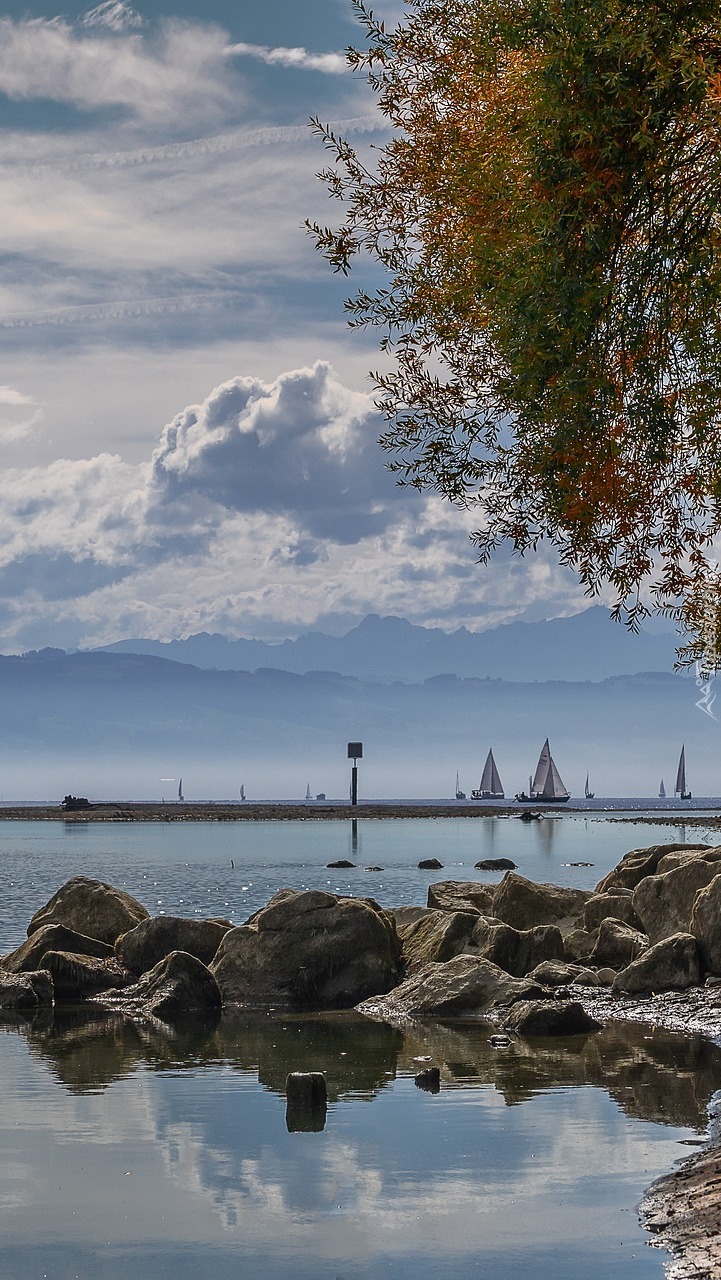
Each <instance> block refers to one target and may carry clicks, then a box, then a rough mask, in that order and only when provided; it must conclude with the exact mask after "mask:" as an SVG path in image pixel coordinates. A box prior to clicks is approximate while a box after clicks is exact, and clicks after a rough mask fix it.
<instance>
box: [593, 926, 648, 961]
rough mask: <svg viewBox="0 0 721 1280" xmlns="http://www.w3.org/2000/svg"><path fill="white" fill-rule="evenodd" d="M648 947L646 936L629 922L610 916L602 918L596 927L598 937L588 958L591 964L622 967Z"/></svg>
mask: <svg viewBox="0 0 721 1280" xmlns="http://www.w3.org/2000/svg"><path fill="white" fill-rule="evenodd" d="M647 947H648V938H647V937H646V935H645V933H640V932H639V930H638V929H632V928H631V926H630V924H624V923H623V921H621V920H613V919H611V918H609V919H607V920H602V921H601V923H600V925H599V927H598V938H597V940H596V945H595V947H594V948H593V951H592V952H591V954H590V956H589V957H588V958H589V961H590V963H591V964H595V965H600V966H605V965H608V966H609V968H611V969H624V968H625V967H626V965H628V964H630V963H631V961H632V960H635V959H636V956H639V955H640V954H641V952H642V951H645V950H646V948H647Z"/></svg>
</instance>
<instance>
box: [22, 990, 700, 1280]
mask: <svg viewBox="0 0 721 1280" xmlns="http://www.w3.org/2000/svg"><path fill="white" fill-rule="evenodd" d="M492 1030H493V1028H491V1027H489V1026H484V1025H481V1024H473V1025H461V1024H459V1023H453V1024H445V1025H443V1024H438V1023H429V1024H424V1025H417V1024H415V1025H413V1026H411V1027H408V1028H405V1029H403V1030H400V1029H398V1028H394V1027H390V1026H387V1025H385V1024H383V1023H380V1022H374V1021H372V1020H370V1019H365V1018H361V1017H359V1016H358V1015H356V1014H353V1013H350V1014H341V1015H318V1016H310V1017H309V1016H304V1017H292V1018H288V1017H284V1018H272V1017H255V1018H242V1019H238V1020H235V1021H227V1020H224V1021H223V1022H222V1023H221V1024H220V1025H219V1026H218V1027H217V1028H216V1029H215V1030H213V1031H208V1030H206V1031H205V1032H200V1031H185V1032H183V1033H182V1034H181V1033H171V1032H169V1031H168V1030H167V1029H166V1030H161V1029H160V1028H159V1027H153V1026H150V1025H146V1024H142V1025H137V1024H135V1023H133V1022H131V1021H130V1020H128V1019H126V1018H125V1017H123V1016H119V1015H116V1014H107V1015H106V1014H101V1015H98V1014H94V1013H92V1012H91V1011H90V1010H89V1009H84V1010H75V1011H69V1010H66V1011H62V1013H58V1014H57V1015H56V1016H55V1017H53V1018H50V1019H47V1020H45V1021H36V1022H35V1023H32V1024H29V1025H25V1026H22V1027H18V1028H16V1029H12V1030H11V1029H9V1028H6V1029H5V1030H4V1031H0V1071H2V1076H3V1082H4V1099H3V1109H2V1113H0V1142H2V1146H3V1151H4V1156H5V1159H4V1161H3V1164H2V1165H0V1214H1V1215H2V1222H3V1234H2V1238H1V1239H0V1273H1V1274H7V1275H12V1276H13V1280H31V1278H32V1280H35V1278H36V1277H37V1276H38V1275H42V1274H43V1273H47V1274H52V1275H53V1277H54V1280H71V1278H72V1277H73V1276H75V1275H99V1274H102V1276H103V1280H124V1277H125V1276H127V1272H128V1268H129V1267H132V1271H133V1274H134V1276H135V1277H136V1280H157V1277H158V1276H159V1275H166V1274H167V1275H173V1277H174V1280H176V1278H177V1280H210V1278H211V1277H212V1280H231V1278H232V1280H237V1277H238V1276H239V1275H257V1276H258V1277H260V1278H261V1280H291V1277H293V1280H337V1277H342V1280H382V1278H383V1277H386V1276H388V1277H389V1278H390V1277H397V1276H401V1277H403V1278H409V1277H411V1276H412V1277H413V1278H414V1280H437V1278H438V1277H441V1278H442V1280H459V1277H461V1276H462V1277H464V1280H465V1277H469V1276H471V1275H479V1276H481V1277H482V1280H504V1278H505V1280H511V1278H512V1280H518V1277H520V1276H524V1275H529V1276H530V1275H533V1276H534V1280H577V1276H578V1274H579V1272H580V1271H581V1270H582V1271H583V1273H584V1276H585V1277H586V1280H609V1278H610V1277H613V1276H615V1275H623V1276H624V1280H626V1278H629V1280H647V1278H650V1277H655V1278H657V1280H661V1277H662V1258H661V1257H660V1256H659V1255H657V1254H655V1253H654V1251H652V1250H648V1249H644V1248H643V1239H644V1237H643V1235H642V1234H641V1232H640V1230H639V1229H637V1228H636V1225H635V1218H634V1214H633V1206H634V1204H635V1203H636V1202H637V1201H638V1199H639V1197H640V1194H641V1192H642V1190H643V1188H644V1187H645V1186H646V1185H647V1184H648V1182H649V1181H650V1180H651V1179H652V1178H653V1177H654V1176H655V1175H656V1174H657V1173H660V1172H663V1171H664V1170H665V1169H667V1168H668V1167H670V1166H671V1164H672V1162H673V1160H674V1159H675V1158H676V1157H677V1156H678V1155H679V1154H681V1151H680V1149H679V1147H678V1139H679V1137H683V1136H686V1134H687V1133H688V1131H689V1130H699V1129H701V1128H703V1127H704V1125H705V1109H706V1105H707V1103H708V1100H709V1099H710V1097H711V1095H712V1094H713V1093H714V1092H715V1091H716V1090H717V1089H718V1087H719V1085H721V1051H719V1049H718V1048H716V1046H714V1045H711V1044H709V1043H708V1042H706V1041H704V1040H701V1039H700V1038H685V1037H681V1036H677V1035H668V1034H659V1033H654V1032H652V1031H649V1030H648V1028H641V1027H638V1026H632V1025H628V1026H620V1025H615V1026H613V1027H609V1028H608V1029H607V1030H605V1031H603V1032H601V1033H599V1034H598V1035H596V1036H593V1037H590V1038H589V1039H587V1040H585V1041H584V1040H577V1041H573V1042H569V1041H566V1042H563V1043H560V1042H559V1043H551V1042H544V1043H541V1044H533V1045H532V1044H531V1043H524V1042H523V1041H521V1040H514V1041H512V1042H511V1044H510V1045H508V1046H506V1047H501V1048H498V1047H494V1046H493V1045H491V1044H490V1043H489V1037H490V1035H491V1033H492ZM431 1066H436V1067H438V1068H439V1069H440V1075H441V1091H440V1094H439V1095H437V1096H434V1095H433V1094H432V1093H428V1092H424V1091H423V1090H420V1089H417V1088H416V1087H415V1085H414V1077H416V1076H417V1075H418V1074H419V1072H421V1071H423V1070H425V1069H428V1068H430V1067H431ZM315 1071H323V1072H324V1074H325V1078H326V1081H327V1086H328V1100H329V1101H328V1112H327V1119H326V1124H325V1128H324V1129H323V1128H322V1126H321V1125H320V1124H317V1123H316V1124H315V1125H308V1126H305V1125H301V1126H297V1127H296V1126H294V1125H290V1126H288V1125H287V1118H286V1108H285V1096H284V1095H285V1087H286V1077H287V1075H288V1074H289V1072H315ZM650 1122H653V1123H650ZM289 1128H291V1129H296V1131H294V1132H289V1131H288V1129H289ZM298 1128H299V1129H300V1130H301V1131H297V1129H298ZM309 1130H310V1131H309ZM313 1130H315V1131H313ZM589 1152H593V1159H592V1160H589ZM590 1166H592V1167H590ZM38 1204H42V1205H43V1213H42V1221H39V1219H38V1211H37V1206H38ZM50 1261H51V1262H52V1267H50V1266H48V1263H49V1262H50ZM3 1268H4V1269H3Z"/></svg>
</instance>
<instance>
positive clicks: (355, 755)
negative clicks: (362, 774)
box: [348, 742, 363, 805]
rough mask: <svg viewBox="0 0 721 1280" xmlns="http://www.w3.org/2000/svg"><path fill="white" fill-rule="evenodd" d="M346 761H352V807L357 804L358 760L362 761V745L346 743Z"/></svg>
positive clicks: (359, 743)
mask: <svg viewBox="0 0 721 1280" xmlns="http://www.w3.org/2000/svg"><path fill="white" fill-rule="evenodd" d="M348 759H349V760H352V761H353V768H352V769H351V773H350V802H351V804H352V805H356V804H358V764H357V761H358V760H362V759H363V743H362V742H349V743H348Z"/></svg>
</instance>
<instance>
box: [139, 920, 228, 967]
mask: <svg viewBox="0 0 721 1280" xmlns="http://www.w3.org/2000/svg"><path fill="white" fill-rule="evenodd" d="M232 928H233V926H232V925H231V924H230V923H229V922H227V921H225V922H221V921H218V920H195V919H192V918H191V919H187V918H186V917H184V916H155V917H154V918H153V919H152V920H141V922H140V924H137V925H136V926H135V928H134V929H131V930H130V931H129V932H128V933H124V934H122V935H121V936H120V937H119V938H118V940H117V942H116V943H115V955H116V958H117V959H118V961H119V962H120V964H122V965H123V967H124V968H126V969H129V970H130V972H131V973H134V974H135V975H136V976H137V977H139V976H140V974H141V973H146V972H147V970H148V969H153V968H154V967H155V965H156V964H158V962H159V961H160V960H162V959H163V958H164V957H165V956H168V955H170V953H171V951H184V952H187V954H188V955H191V956H195V958H196V960H202V962H203V964H205V965H208V964H210V962H211V960H212V959H213V956H214V955H215V953H216V951H217V950H218V947H219V946H220V944H221V942H222V940H223V938H224V937H225V935H226V933H227V932H228V931H229V929H232Z"/></svg>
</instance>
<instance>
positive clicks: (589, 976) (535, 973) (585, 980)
mask: <svg viewBox="0 0 721 1280" xmlns="http://www.w3.org/2000/svg"><path fill="white" fill-rule="evenodd" d="M528 976H529V978H531V980H532V981H533V982H540V984H541V986H542V987H565V986H572V985H573V984H574V983H575V984H576V985H577V986H581V987H599V986H600V985H601V982H600V979H599V976H598V974H597V973H594V971H593V969H585V968H584V967H583V965H580V964H568V963H567V962H565V961H563V960H544V961H543V962H542V963H541V964H537V965H536V967H535V969H532V970H531V972H530V973H529V975H528ZM614 977H615V974H614Z"/></svg>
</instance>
